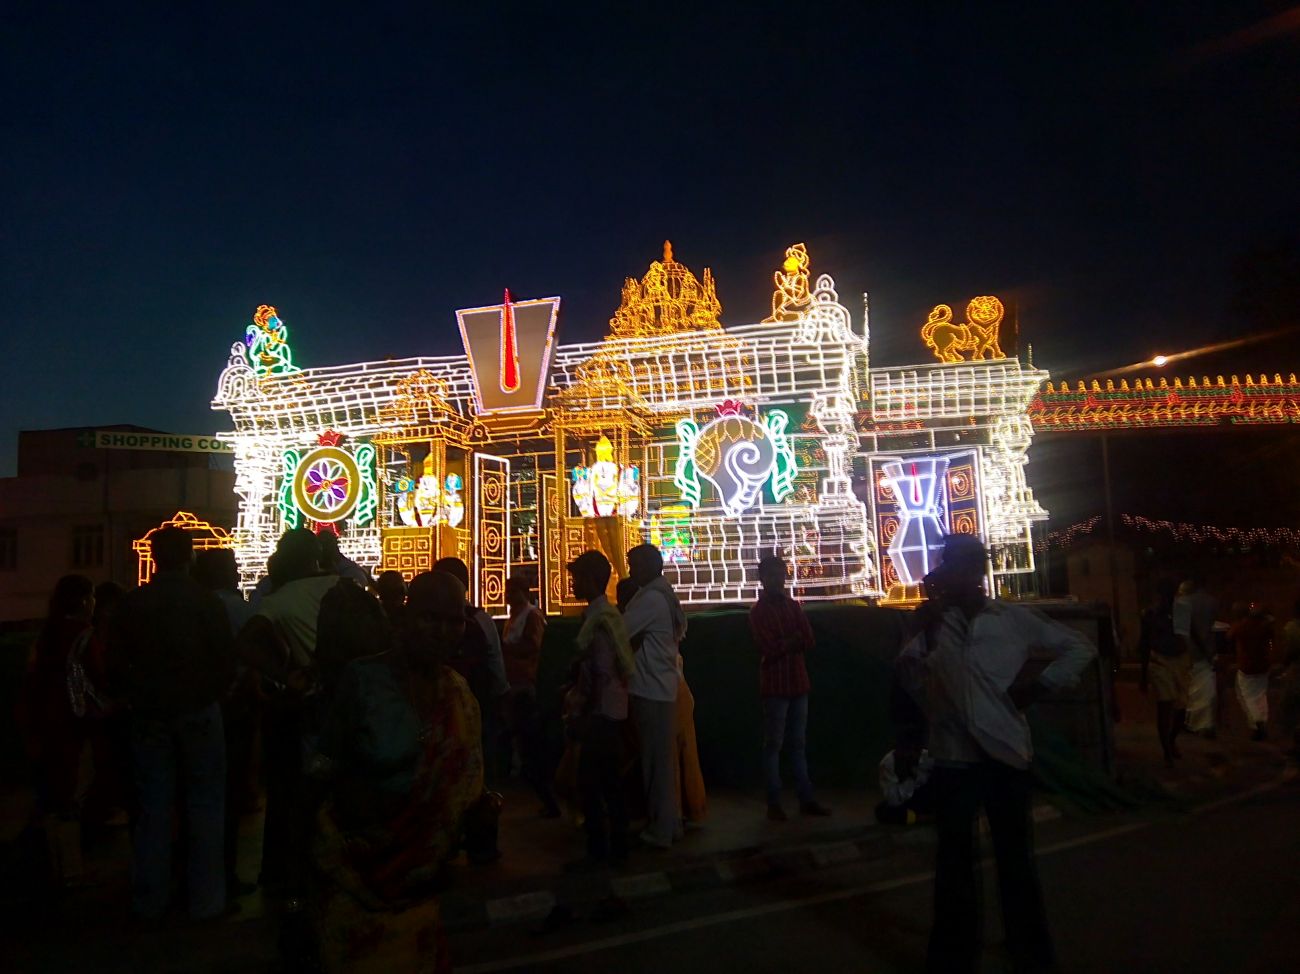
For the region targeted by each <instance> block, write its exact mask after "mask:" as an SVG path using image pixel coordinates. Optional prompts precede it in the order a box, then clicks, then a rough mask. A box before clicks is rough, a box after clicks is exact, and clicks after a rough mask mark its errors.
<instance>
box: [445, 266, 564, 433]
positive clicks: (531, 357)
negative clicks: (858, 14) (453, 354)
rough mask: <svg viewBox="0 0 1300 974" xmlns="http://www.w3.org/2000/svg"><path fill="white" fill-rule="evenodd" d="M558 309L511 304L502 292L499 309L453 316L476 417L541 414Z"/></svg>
mask: <svg viewBox="0 0 1300 974" xmlns="http://www.w3.org/2000/svg"><path fill="white" fill-rule="evenodd" d="M559 308H560V299H559V298H536V299H534V300H530V301H512V300H511V298H510V292H509V291H506V292H505V300H504V301H503V302H502V303H501V304H494V305H488V306H486V307H482V308H465V309H462V310H460V311H457V312H456V320H457V321H458V322H459V323H460V334H461V339H462V341H463V342H464V344H465V355H466V356H467V357H468V359H469V365H470V377H471V379H472V383H473V388H474V411H475V412H476V413H477V414H479V415H483V416H487V415H492V414H496V413H516V412H531V411H536V410H538V409H541V407H542V396H543V392H544V390H545V388H546V380H547V376H548V373H549V371H550V367H551V359H552V357H553V355H554V351H555V345H554V342H555V319H556V315H557V314H558V313H559ZM489 376H491V378H490V379H488V378H487V377H489ZM485 380H486V381H485Z"/></svg>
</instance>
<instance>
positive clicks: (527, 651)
mask: <svg viewBox="0 0 1300 974" xmlns="http://www.w3.org/2000/svg"><path fill="white" fill-rule="evenodd" d="M506 602H507V604H508V605H509V606H510V618H509V619H508V620H506V625H505V631H504V632H503V633H502V636H501V652H502V655H503V656H504V657H505V666H506V679H507V680H508V681H509V683H510V695H509V697H508V698H507V705H506V712H507V713H508V714H509V725H510V726H509V735H510V740H511V741H513V742H514V745H515V747H516V748H517V749H518V751H519V766H520V767H519V770H520V773H521V774H522V775H523V778H524V780H525V781H527V782H528V784H529V785H530V786H531V787H532V789H533V791H534V792H535V793H536V795H537V798H538V800H539V801H540V802H541V803H542V807H541V815H542V817H543V818H558V817H559V815H560V806H559V804H558V803H557V802H556V801H555V795H554V794H553V793H552V791H551V780H550V779H551V775H550V771H549V767H548V765H549V762H548V761H547V760H546V746H545V744H546V741H545V736H544V734H543V728H542V724H541V717H540V715H539V713H538V710H537V667H538V664H539V663H540V662H541V658H542V639H543V638H544V637H545V635H546V616H545V615H543V614H542V610H541V609H539V608H538V607H537V606H535V605H533V602H532V599H531V598H530V597H529V584H528V579H527V578H525V577H524V576H522V575H511V576H510V580H509V581H508V582H506Z"/></svg>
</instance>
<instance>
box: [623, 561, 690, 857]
mask: <svg viewBox="0 0 1300 974" xmlns="http://www.w3.org/2000/svg"><path fill="white" fill-rule="evenodd" d="M627 564H628V570H629V571H630V573H631V575H632V581H634V582H636V584H637V586H638V589H637V593H636V595H634V596H632V601H630V602H629V603H628V605H627V611H626V612H625V613H624V615H623V624H624V626H625V627H626V628H627V635H628V639H630V640H631V642H632V647H633V649H634V650H635V651H636V672H635V673H633V674H632V679H631V680H630V681H629V683H628V694H629V696H630V698H631V701H632V715H633V717H634V718H635V720H636V728H637V736H638V737H639V738H640V741H641V779H642V784H643V786H644V787H645V799H646V817H647V819H648V821H647V823H646V827H645V831H643V832H642V833H641V841H642V842H643V843H645V844H646V845H648V846H652V847H654V848H657V849H668V848H671V847H672V844H673V840H674V839H679V838H681V835H682V823H681V821H680V820H679V819H678V816H677V782H676V780H675V774H676V770H675V769H676V761H675V760H674V755H675V752H676V747H677V683H678V679H679V676H678V672H677V647H678V644H679V643H681V641H682V637H683V636H685V635H686V614H685V613H684V612H683V611H682V607H681V603H680V602H678V601H677V595H676V594H675V593H674V592H673V590H672V586H671V585H669V584H668V581H667V580H666V579H665V578H664V577H663V571H664V559H663V556H662V555H661V554H660V553H659V549H658V548H656V547H655V546H654V545H649V544H643V545H638V546H637V547H635V548H633V549H632V550H631V551H629V552H628V553H627Z"/></svg>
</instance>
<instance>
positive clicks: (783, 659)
mask: <svg viewBox="0 0 1300 974" xmlns="http://www.w3.org/2000/svg"><path fill="white" fill-rule="evenodd" d="M786 576H787V571H786V564H785V561H784V560H783V559H782V558H781V557H780V556H779V555H769V556H768V557H766V558H764V559H763V560H762V561H760V562H759V563H758V580H759V582H760V583H762V586H763V592H762V594H761V595H759V597H758V601H757V602H755V603H754V605H753V607H752V608H751V609H750V610H749V630H750V632H751V633H752V634H753V637H754V645H755V647H757V649H758V654H759V667H758V692H759V693H760V694H761V695H762V697H763V773H764V776H765V777H766V779H767V782H766V783H767V817H768V818H769V819H770V820H771V821H773V822H784V821H785V820H786V815H785V810H784V809H783V808H782V807H781V747H782V745H783V744H784V745H785V747H786V750H787V752H788V754H789V755H790V764H791V766H792V768H793V770H794V784H795V790H796V792H797V793H798V795H799V811H800V812H802V813H803V814H804V815H829V814H830V811H829V810H828V809H826V808H824V807H823V806H821V805H819V804H818V803H817V801H816V799H814V798H813V787H812V782H811V781H810V780H809V778H808V758H807V755H806V754H805V753H804V738H805V734H806V731H807V729H808V691H809V689H810V688H811V685H810V684H809V682H808V668H807V667H806V666H805V665H804V653H806V652H807V651H808V650H810V649H812V648H813V632H812V626H810V625H809V624H808V617H807V616H805V615H804V614H803V609H802V607H800V605H799V603H798V602H796V601H795V600H794V599H792V598H790V596H789V595H787V594H786V591H785V582H786Z"/></svg>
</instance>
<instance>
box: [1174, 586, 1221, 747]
mask: <svg viewBox="0 0 1300 974" xmlns="http://www.w3.org/2000/svg"><path fill="white" fill-rule="evenodd" d="M1217 611H1218V605H1217V603H1216V602H1215V600H1214V597H1213V596H1212V595H1210V594H1209V593H1208V592H1206V591H1205V589H1204V588H1202V586H1201V583H1200V581H1199V579H1189V580H1188V581H1185V582H1183V584H1182V585H1180V586H1179V588H1178V598H1177V599H1175V600H1174V612H1173V619H1174V632H1175V633H1176V634H1177V635H1179V636H1181V637H1182V638H1183V639H1185V640H1187V645H1188V650H1189V652H1190V656H1191V675H1190V680H1189V683H1188V692H1187V729H1188V730H1190V731H1192V732H1193V733H1196V734H1203V735H1205V736H1206V737H1213V736H1214V734H1215V724H1216V720H1215V715H1216V713H1217V707H1218V689H1217V686H1216V683H1215V673H1214V655H1215V654H1214V617H1215V613H1216V612H1217Z"/></svg>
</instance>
